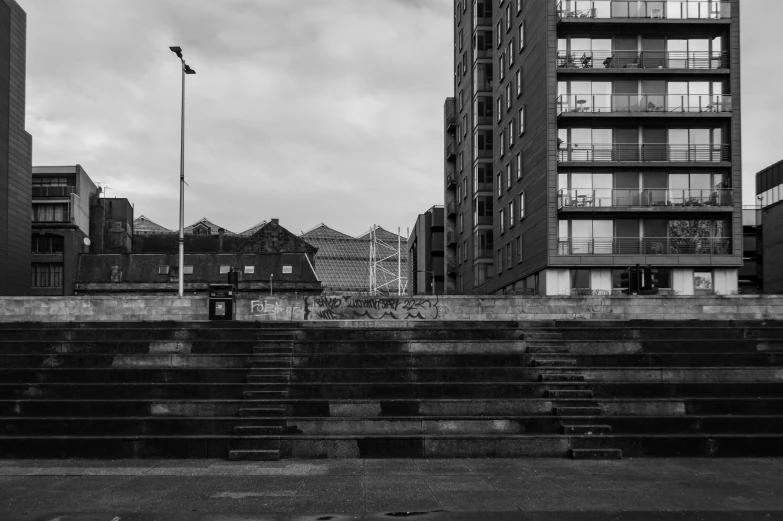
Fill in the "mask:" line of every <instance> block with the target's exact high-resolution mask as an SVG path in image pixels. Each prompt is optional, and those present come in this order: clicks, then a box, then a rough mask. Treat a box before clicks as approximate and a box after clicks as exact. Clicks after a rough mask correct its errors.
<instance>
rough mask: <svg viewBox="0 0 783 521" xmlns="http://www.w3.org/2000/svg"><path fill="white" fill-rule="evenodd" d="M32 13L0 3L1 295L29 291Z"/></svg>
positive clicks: (10, 1)
mask: <svg viewBox="0 0 783 521" xmlns="http://www.w3.org/2000/svg"><path fill="white" fill-rule="evenodd" d="M26 41H27V14H26V13H25V12H24V11H23V10H22V8H21V7H19V4H17V3H16V2H15V1H14V0H0V295H25V294H27V291H28V290H29V288H30V284H29V276H30V176H31V175H32V174H31V172H32V146H33V145H32V137H31V136H30V134H28V133H27V132H26V131H25V129H24V117H25V64H26V58H25V56H26V48H25V45H26Z"/></svg>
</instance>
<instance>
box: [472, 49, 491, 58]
mask: <svg viewBox="0 0 783 521" xmlns="http://www.w3.org/2000/svg"><path fill="white" fill-rule="evenodd" d="M484 58H492V49H473V59H474V60H479V59H484Z"/></svg>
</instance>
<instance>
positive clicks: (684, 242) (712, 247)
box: [557, 237, 732, 255]
mask: <svg viewBox="0 0 783 521" xmlns="http://www.w3.org/2000/svg"><path fill="white" fill-rule="evenodd" d="M731 253H732V252H731V239H729V238H728V237H605V238H593V239H562V238H561V239H558V240H557V254H558V255H731Z"/></svg>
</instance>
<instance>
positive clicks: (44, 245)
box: [30, 235, 65, 253]
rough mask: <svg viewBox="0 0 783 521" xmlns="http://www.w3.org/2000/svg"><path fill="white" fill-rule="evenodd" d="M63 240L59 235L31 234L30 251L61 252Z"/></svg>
mask: <svg viewBox="0 0 783 521" xmlns="http://www.w3.org/2000/svg"><path fill="white" fill-rule="evenodd" d="M64 244H65V240H64V239H63V237H62V236H61V235H33V237H32V241H31V244H30V245H31V250H30V252H31V253H62V252H63V246H64Z"/></svg>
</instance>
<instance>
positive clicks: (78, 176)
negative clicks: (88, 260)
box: [27, 165, 97, 295]
mask: <svg viewBox="0 0 783 521" xmlns="http://www.w3.org/2000/svg"><path fill="white" fill-rule="evenodd" d="M32 185H33V186H32V241H31V243H32V248H31V249H30V251H31V252H32V253H31V257H30V264H29V265H28V276H30V277H31V282H30V283H29V285H28V289H29V293H30V294H31V295H73V283H74V280H75V276H76V268H77V265H78V258H79V255H81V254H82V253H87V252H88V251H90V243H91V242H92V241H91V240H90V239H89V238H90V235H91V233H90V201H91V200H93V199H94V198H95V196H96V195H97V187H96V186H95V184H94V183H93V182H92V180H91V179H90V177H89V176H88V175H87V172H85V171H84V169H83V168H82V167H81V166H80V165H75V166H36V167H33V176H32ZM27 212H28V214H27V215H28V216H29V215H30V212H31V210H30V208H28V210H27ZM28 218H29V217H28Z"/></svg>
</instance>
